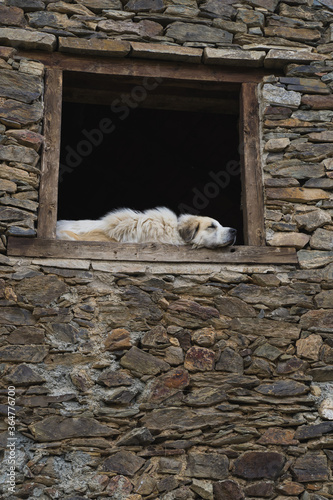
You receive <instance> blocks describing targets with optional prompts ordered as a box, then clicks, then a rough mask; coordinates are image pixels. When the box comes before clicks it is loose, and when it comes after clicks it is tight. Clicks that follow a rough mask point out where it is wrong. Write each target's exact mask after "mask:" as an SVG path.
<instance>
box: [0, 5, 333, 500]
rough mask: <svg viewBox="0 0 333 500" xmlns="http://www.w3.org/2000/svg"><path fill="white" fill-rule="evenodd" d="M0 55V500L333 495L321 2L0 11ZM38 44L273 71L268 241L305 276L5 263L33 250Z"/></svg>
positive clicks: (330, 65)
mask: <svg viewBox="0 0 333 500" xmlns="http://www.w3.org/2000/svg"><path fill="white" fill-rule="evenodd" d="M0 45H1V47H0V230H1V240H0V333H1V340H0V371H1V404H0V410H1V414H2V415H3V417H4V418H3V419H2V420H1V422H0V447H1V450H2V451H1V452H0V457H1V460H2V462H1V464H0V491H1V495H2V497H1V498H8V499H9V500H16V499H28V500H34V499H40V500H49V499H71V500H85V499H104V498H111V499H114V500H125V499H128V500H150V499H161V500H174V499H175V500H176V499H179V500H181V499H183V500H188V499H208V500H241V499H252V500H254V499H276V500H284V499H289V500H296V499H301V500H326V499H330V498H333V477H332V476H333V475H332V460H333V451H332V450H333V224H332V214H333V195H332V190H333V93H332V92H333V59H332V55H333V1H332V0H284V1H279V0H238V1H237V0H227V1H219V0H206V1H200V0H199V1H197V0H122V1H121V0H76V1H74V2H72V1H58V2H55V1H52V0H0ZM32 49H36V50H39V51H44V52H50V53H51V52H54V51H60V52H63V53H71V54H86V55H94V56H101V57H123V58H132V57H133V58H134V57H140V58H144V59H156V60H169V61H180V62H181V61H183V62H184V63H185V64H188V63H192V64H193V65H200V64H215V65H223V66H230V67H232V66H237V67H238V68H239V67H244V68H245V69H244V71H246V68H247V67H249V66H250V67H258V68H259V67H265V68H266V69H267V70H269V71H268V72H271V74H270V75H268V76H266V77H264V79H263V81H262V84H261V85H260V95H261V118H262V137H261V139H262V164H263V176H264V185H265V224H266V239H267V244H268V245H270V246H278V247H281V246H288V247H290V246H291V247H295V248H296V249H297V255H298V260H299V264H298V265H297V266H296V265H295V266H292V265H280V266H278V265H265V266H264V265H250V264H249V265H241V264H238V265H227V264H226V265H222V264H202V265H198V264H191V265H190V264H189V265H187V264H175V265H171V264H159V265H157V264H153V263H151V264H150V263H148V264H147V263H140V262H135V263H129V262H117V263H116V262H111V261H97V260H91V261H89V260H84V259H81V260H77V259H70V258H68V259H62V260H60V259H55V258H47V259H46V258H44V259H42V258H35V259H32V258H28V257H12V256H9V255H7V251H6V248H7V238H8V237H9V236H21V237H22V236H25V237H35V236H36V220H37V216H38V212H37V210H38V187H39V181H40V154H41V151H42V143H43V135H42V134H43V130H42V120H43V90H44V86H43V81H44V66H43V65H42V64H41V63H40V62H38V58H36V60H35V59H34V60H31V59H28V58H26V57H23V56H22V50H32ZM18 50H20V51H21V52H20V55H18V52H17V51H18ZM282 75H283V76H282ZM8 387H15V405H16V406H15V409H16V414H15V415H16V428H15V437H16V441H15V463H16V470H15V473H12V477H13V474H14V476H15V483H16V485H15V488H14V490H10V484H11V483H10V478H11V475H10V473H9V471H10V468H9V467H10V466H9V462H8V461H9V458H10V456H11V455H10V450H11V448H9V445H10V443H12V441H10V434H9V427H10V422H11V421H12V420H9V421H8V420H7V415H8Z"/></svg>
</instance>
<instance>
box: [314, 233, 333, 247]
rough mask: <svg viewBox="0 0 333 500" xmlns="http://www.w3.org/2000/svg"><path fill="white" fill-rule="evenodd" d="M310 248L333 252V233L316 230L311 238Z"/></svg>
mask: <svg viewBox="0 0 333 500" xmlns="http://www.w3.org/2000/svg"><path fill="white" fill-rule="evenodd" d="M310 246H311V248H316V249H317V250H333V231H329V230H326V229H323V228H318V229H316V230H315V232H314V233H313V235H312V236H311V239H310Z"/></svg>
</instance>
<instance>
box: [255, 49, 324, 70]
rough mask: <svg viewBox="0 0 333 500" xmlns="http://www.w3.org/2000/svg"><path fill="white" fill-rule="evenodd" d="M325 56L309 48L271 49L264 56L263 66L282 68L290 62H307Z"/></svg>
mask: <svg viewBox="0 0 333 500" xmlns="http://www.w3.org/2000/svg"><path fill="white" fill-rule="evenodd" d="M325 59H327V56H324V55H323V54H316V53H313V52H310V51H309V50H305V49H300V50H284V49H271V50H270V51H269V52H268V54H267V56H266V58H265V64H264V65H265V68H282V67H284V66H286V65H287V64H290V63H309V62H311V61H324V60H325Z"/></svg>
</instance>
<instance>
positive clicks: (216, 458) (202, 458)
mask: <svg viewBox="0 0 333 500" xmlns="http://www.w3.org/2000/svg"><path fill="white" fill-rule="evenodd" d="M228 468H229V460H228V459H227V457H226V456H225V455H220V454H213V453H189V455H188V460H187V468H186V470H185V476H190V477H196V478H206V479H215V480H219V479H225V478H226V477H227V476H228Z"/></svg>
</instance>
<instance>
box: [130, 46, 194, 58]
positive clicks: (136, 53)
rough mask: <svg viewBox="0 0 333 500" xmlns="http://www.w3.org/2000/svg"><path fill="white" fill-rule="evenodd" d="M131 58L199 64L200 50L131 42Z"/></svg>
mask: <svg viewBox="0 0 333 500" xmlns="http://www.w3.org/2000/svg"><path fill="white" fill-rule="evenodd" d="M131 47H132V51H131V57H140V58H144V59H159V60H166V61H182V62H191V63H200V62H201V57H202V49H195V48H192V47H178V46H175V45H164V44H159V43H141V42H131Z"/></svg>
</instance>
